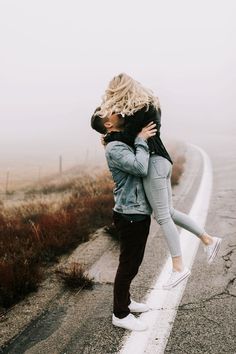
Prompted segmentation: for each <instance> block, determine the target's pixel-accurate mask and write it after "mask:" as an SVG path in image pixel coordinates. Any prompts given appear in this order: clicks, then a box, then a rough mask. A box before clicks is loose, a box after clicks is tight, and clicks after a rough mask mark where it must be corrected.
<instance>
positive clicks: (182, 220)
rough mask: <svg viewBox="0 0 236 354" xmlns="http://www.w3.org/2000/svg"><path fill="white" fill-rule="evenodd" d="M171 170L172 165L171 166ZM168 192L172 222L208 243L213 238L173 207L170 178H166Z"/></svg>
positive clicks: (186, 215)
mask: <svg viewBox="0 0 236 354" xmlns="http://www.w3.org/2000/svg"><path fill="white" fill-rule="evenodd" d="M171 172H172V166H171ZM167 183H168V193H169V206H170V214H171V217H172V219H173V221H174V223H175V224H176V225H178V226H180V227H182V228H184V229H185V230H188V231H190V232H192V233H193V234H194V235H196V236H197V237H198V238H200V240H201V241H202V242H203V243H204V244H205V245H206V246H207V245H210V244H211V243H212V242H213V240H212V237H211V236H210V235H208V234H207V232H206V231H205V229H204V228H203V227H201V226H200V225H199V224H198V223H196V221H195V220H193V219H192V218H191V217H190V216H189V215H188V214H185V213H182V212H181V211H179V210H177V209H175V208H173V202H172V187H171V178H168V181H167Z"/></svg>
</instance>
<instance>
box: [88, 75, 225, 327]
mask: <svg viewBox="0 0 236 354" xmlns="http://www.w3.org/2000/svg"><path fill="white" fill-rule="evenodd" d="M91 126H92V128H93V129H95V130H96V131H97V132H99V133H100V134H102V135H103V137H102V142H103V144H104V146H105V154H106V159H107V164H108V167H109V170H110V172H111V174H112V178H113V180H114V182H115V188H114V200H115V205H114V208H113V220H114V224H115V227H116V228H117V230H118V232H119V236H120V256H119V265H118V269H117V272H116V276H115V280H114V288H113V314H112V324H113V325H114V326H117V327H122V328H126V329H129V330H136V331H143V330H145V329H146V328H147V326H146V325H145V324H144V323H143V322H142V321H141V320H140V319H139V318H137V317H135V316H134V315H133V314H132V313H140V312H145V311H148V310H149V307H148V306H147V305H146V304H145V303H140V302H136V301H134V300H133V299H132V298H131V295H130V284H131V281H132V280H133V278H134V277H135V275H136V274H137V273H138V269H139V266H140V264H141V262H142V259H143V256H144V251H145V246H146V242H147V237H148V234H149V227H150V221H151V217H150V216H151V214H152V213H153V214H154V217H155V220H156V221H157V223H158V224H159V225H160V227H161V229H162V231H163V234H164V236H165V240H166V242H167V246H168V248H169V251H170V254H171V259H172V272H171V275H170V277H169V279H168V280H167V282H166V283H165V284H164V285H163V287H164V289H166V290H171V289H172V288H173V287H175V286H177V285H178V284H180V283H181V282H182V281H183V280H185V279H186V278H187V277H189V276H190V270H189V269H188V268H187V267H186V266H185V265H184V263H183V261H182V254H181V247H180V239H179V232H178V230H177V227H176V225H178V226H181V227H183V228H185V229H187V230H188V231H190V232H192V233H193V234H194V235H196V236H197V237H199V239H200V240H201V242H202V243H203V245H204V250H205V252H206V258H207V262H208V263H211V262H212V261H213V259H214V258H215V256H216V255H217V253H218V250H219V247H220V244H221V238H219V237H213V236H210V235H209V234H208V233H207V232H206V231H205V230H204V229H203V228H202V227H201V226H199V225H198V224H197V223H196V222H195V221H194V220H193V219H192V218H191V217H189V216H188V215H187V214H184V213H182V212H180V211H178V210H176V209H174V208H173V205H172V190H171V172H172V165H173V161H172V160H171V157H170V155H169V154H168V152H167V150H166V148H165V146H164V144H163V142H162V140H161V137H160V127H161V108H160V103H159V99H158V97H156V96H154V95H153V93H152V91H151V90H150V89H147V88H146V87H144V86H143V85H141V84H140V83H139V82H138V81H136V80H134V79H133V78H132V77H131V76H129V75H127V74H126V73H121V74H119V75H117V76H115V77H113V79H112V80H111V81H110V82H109V85H108V87H107V89H106V91H105V94H104V95H103V97H102V103H101V105H100V106H99V107H97V108H96V110H95V112H94V113H93V115H92V118H91Z"/></svg>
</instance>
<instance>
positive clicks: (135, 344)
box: [119, 144, 212, 354]
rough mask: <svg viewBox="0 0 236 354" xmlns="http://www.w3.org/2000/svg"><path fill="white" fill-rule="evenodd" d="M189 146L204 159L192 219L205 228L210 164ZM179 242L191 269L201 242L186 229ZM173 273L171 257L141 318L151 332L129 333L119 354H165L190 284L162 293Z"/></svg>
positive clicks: (148, 298)
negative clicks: (148, 309) (177, 314)
mask: <svg viewBox="0 0 236 354" xmlns="http://www.w3.org/2000/svg"><path fill="white" fill-rule="evenodd" d="M188 145H189V146H190V147H192V148H194V149H197V150H198V151H199V152H200V153H201V155H202V158H203V174H202V178H201V182H200V186H199V189H198V193H197V195H196V197H195V200H194V203H193V205H192V208H191V210H190V212H189V216H191V217H192V218H193V219H194V220H195V221H196V222H198V223H199V225H201V226H202V227H204V225H205V222H206V218H207V213H208V209H209V202H210V196H211V190H212V167H211V161H210V159H209V157H208V155H207V154H206V153H205V151H204V150H202V149H201V148H200V147H198V146H196V145H193V144H188ZM180 240H181V248H182V252H183V259H184V262H185V264H186V266H188V267H189V268H191V267H192V264H193V262H194V258H195V256H196V253H197V250H198V246H199V243H200V241H199V239H198V237H196V236H195V235H193V234H191V233H190V232H189V231H187V230H184V229H182V230H181V232H180ZM170 272H171V258H170V257H169V258H168V259H167V261H166V263H165V264H164V267H163V268H162V271H161V273H160V274H159V276H158V277H157V278H156V280H155V282H154V285H153V286H152V288H151V290H150V291H149V293H148V294H147V296H146V303H147V304H148V305H149V307H150V308H151V310H150V311H148V312H145V313H142V314H141V315H140V316H139V318H140V319H141V320H142V321H143V322H145V323H146V324H147V325H148V329H147V330H146V331H143V332H136V331H133V332H130V335H128V336H127V337H126V338H125V341H124V344H123V346H122V348H121V350H120V352H119V353H120V354H131V353H135V354H143V353H148V354H154V353H155V354H161V353H164V350H165V347H166V344H167V340H168V337H169V335H170V332H171V329H172V326H173V323H174V319H175V316H176V313H177V310H178V306H179V303H180V301H181V298H182V296H183V292H184V289H185V287H186V284H187V280H185V281H183V282H182V283H181V284H179V285H178V286H177V287H176V288H174V289H173V290H163V289H162V285H163V284H164V282H166V280H167V278H168V276H169V274H170Z"/></svg>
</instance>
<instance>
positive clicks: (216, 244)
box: [204, 237, 222, 264]
mask: <svg viewBox="0 0 236 354" xmlns="http://www.w3.org/2000/svg"><path fill="white" fill-rule="evenodd" d="M212 238H213V243H212V244H210V245H208V246H204V251H205V252H206V254H207V262H208V264H210V263H212V262H213V260H214V259H215V257H216V255H217V253H218V251H219V249H220V244H221V241H222V239H221V238H219V237H212Z"/></svg>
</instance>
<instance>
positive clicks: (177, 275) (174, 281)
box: [163, 267, 191, 290]
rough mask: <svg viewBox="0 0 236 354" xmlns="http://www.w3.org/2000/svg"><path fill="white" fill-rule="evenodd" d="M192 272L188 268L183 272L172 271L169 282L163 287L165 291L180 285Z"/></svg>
mask: <svg viewBox="0 0 236 354" xmlns="http://www.w3.org/2000/svg"><path fill="white" fill-rule="evenodd" d="M190 274H191V272H190V270H189V269H188V268H187V267H184V269H183V270H182V272H177V271H172V273H171V275H170V277H169V279H168V280H167V282H166V283H165V284H164V285H163V289H165V290H169V289H171V288H173V287H175V286H176V285H178V284H179V283H180V282H181V281H183V280H184V279H186V278H188V277H189V276H190Z"/></svg>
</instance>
